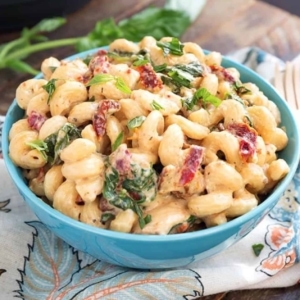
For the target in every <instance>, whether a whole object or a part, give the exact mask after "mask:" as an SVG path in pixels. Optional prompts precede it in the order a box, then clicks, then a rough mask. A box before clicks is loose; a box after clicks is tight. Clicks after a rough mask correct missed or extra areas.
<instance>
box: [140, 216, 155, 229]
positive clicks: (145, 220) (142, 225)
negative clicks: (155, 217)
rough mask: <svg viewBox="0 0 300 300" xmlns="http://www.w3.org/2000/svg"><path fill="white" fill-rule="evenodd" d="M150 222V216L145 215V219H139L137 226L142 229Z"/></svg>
mask: <svg viewBox="0 0 300 300" xmlns="http://www.w3.org/2000/svg"><path fill="white" fill-rule="evenodd" d="M151 220H152V217H151V215H146V217H144V218H143V217H142V218H139V225H140V228H141V229H143V228H144V227H145V226H146V225H147V224H148V223H150V222H151Z"/></svg>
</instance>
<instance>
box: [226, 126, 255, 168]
mask: <svg viewBox="0 0 300 300" xmlns="http://www.w3.org/2000/svg"><path fill="white" fill-rule="evenodd" d="M227 130H228V131H229V132H230V133H231V134H233V135H235V136H236V137H237V138H238V139H239V143H240V149H239V151H240V155H241V157H242V159H243V160H244V161H246V162H247V161H249V159H250V158H251V157H252V156H253V155H254V153H255V151H256V141H257V132H256V131H255V129H253V128H251V127H250V126H249V125H248V124H246V123H232V124H230V125H229V126H228V128H227Z"/></svg>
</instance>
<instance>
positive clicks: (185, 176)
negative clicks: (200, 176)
mask: <svg viewBox="0 0 300 300" xmlns="http://www.w3.org/2000/svg"><path fill="white" fill-rule="evenodd" d="M203 154H204V152H203V148H202V147H200V146H196V145H192V146H191V147H190V151H189V153H188V155H187V156H186V158H185V161H184V163H183V167H182V168H181V176H180V180H179V184H180V185H182V186H184V185H186V184H188V183H189V182H191V181H192V180H193V178H194V177H195V174H196V172H197V170H198V169H199V168H200V164H201V162H202V159H203Z"/></svg>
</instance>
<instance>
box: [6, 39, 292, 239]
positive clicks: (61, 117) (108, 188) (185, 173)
mask: <svg viewBox="0 0 300 300" xmlns="http://www.w3.org/2000/svg"><path fill="white" fill-rule="evenodd" d="M221 62H222V56H221V54H220V53H218V52H210V53H208V54H205V53H204V51H203V50H202V48H201V47H200V46H199V45H197V44H195V43H192V42H186V43H182V42H181V41H180V40H178V39H177V38H172V37H165V38H162V39H161V40H155V39H154V38H153V37H150V36H146V37H144V38H143V39H142V40H141V41H140V42H139V43H133V42H131V41H128V40H125V39H117V40H115V41H114V42H112V43H111V44H110V45H109V46H108V47H107V48H106V49H100V50H98V51H97V52H95V53H94V54H93V55H90V56H87V57H85V58H83V59H80V58H77V59H74V60H72V61H59V60H58V59H56V58H54V57H50V58H48V59H45V60H44V61H43V62H42V65H41V71H42V73H43V78H42V79H36V78H35V79H29V80H26V81H24V82H23V83H21V84H20V85H19V86H18V88H17V90H16V101H17V103H18V105H19V106H20V108H22V109H23V110H24V111H25V115H24V118H23V119H21V120H19V121H17V122H16V123H14V124H13V126H12V128H11V130H10V133H9V140H10V145H9V155H10V158H11V159H12V161H13V163H14V164H16V165H17V166H19V167H21V168H22V169H23V172H24V176H25V178H26V179H27V180H28V185H29V188H30V189H31V190H32V191H33V192H34V193H35V194H36V195H37V196H39V197H40V198H41V199H43V200H44V201H46V202H47V203H48V204H49V205H51V206H53V208H54V209H56V210H58V211H60V212H61V213H63V214H65V215H67V216H69V217H71V218H73V219H76V220H78V221H80V222H84V223H87V224H90V225H92V226H96V227H100V228H104V229H109V230H115V231H120V232H125V233H135V234H161V235H163V234H174V233H184V232H189V231H194V230H201V229H204V228H207V227H211V226H216V225H220V224H223V223H226V222H228V221H230V220H231V219H232V218H236V217H238V216H240V215H243V214H245V213H247V212H248V211H250V210H252V209H254V208H255V207H256V206H257V205H259V203H260V202H261V201H263V199H264V198H265V197H266V195H268V194H269V193H270V192H271V191H272V190H273V188H274V187H275V185H276V184H277V183H278V182H279V181H280V180H281V179H282V178H283V177H284V176H285V175H286V174H287V173H288V172H289V166H288V165H287V163H286V162H285V161H284V160H283V159H281V158H279V157H278V155H277V152H278V151H280V150H282V149H284V148H285V147H286V145H287V143H288V137H287V135H286V133H285V131H284V128H280V111H279V110H278V108H277V106H276V105H275V104H274V103H273V102H272V101H271V100H269V99H268V98H267V97H266V96H265V95H264V94H263V92H262V91H260V90H259V88H258V87H257V86H256V85H255V84H253V83H250V82H241V80H240V74H239V72H238V70H237V69H235V68H224V67H223V66H222V65H221Z"/></svg>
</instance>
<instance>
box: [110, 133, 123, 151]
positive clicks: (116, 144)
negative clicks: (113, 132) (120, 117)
mask: <svg viewBox="0 0 300 300" xmlns="http://www.w3.org/2000/svg"><path fill="white" fill-rule="evenodd" d="M123 137H124V133H123V131H121V132H120V133H119V134H118V136H117V138H116V140H115V141H114V143H113V144H112V146H111V150H112V151H115V150H116V149H117V148H118V147H119V146H120V145H121V144H122V141H123Z"/></svg>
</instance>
